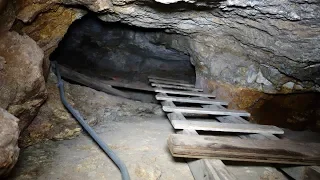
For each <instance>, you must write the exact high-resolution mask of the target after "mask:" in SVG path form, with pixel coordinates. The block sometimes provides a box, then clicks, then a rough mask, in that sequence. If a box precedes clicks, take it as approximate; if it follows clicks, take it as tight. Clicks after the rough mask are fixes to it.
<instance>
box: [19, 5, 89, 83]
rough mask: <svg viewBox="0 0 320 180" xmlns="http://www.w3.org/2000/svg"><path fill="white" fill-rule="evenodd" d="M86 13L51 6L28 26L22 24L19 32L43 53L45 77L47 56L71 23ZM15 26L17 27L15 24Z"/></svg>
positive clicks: (47, 68) (47, 67) (47, 69)
mask: <svg viewBox="0 0 320 180" xmlns="http://www.w3.org/2000/svg"><path fill="white" fill-rule="evenodd" d="M85 13H86V12H85V11H84V10H80V9H76V8H66V7H64V6H60V5H52V6H50V8H49V9H46V11H45V12H42V13H41V14H39V15H38V16H37V18H36V19H34V20H33V22H32V23H30V24H23V25H21V24H20V26H22V27H21V30H20V31H21V32H22V33H25V34H27V35H28V36H30V37H31V38H32V39H34V40H35V41H36V42H37V44H38V45H39V46H40V47H41V48H42V50H43V51H44V62H43V71H44V75H45V77H47V76H48V74H49V64H50V63H49V55H50V54H51V53H52V52H53V51H54V50H55V49H56V48H57V46H58V43H59V42H60V41H61V39H62V38H63V37H64V35H65V34H66V32H67V30H68V28H69V26H70V25H71V24H72V22H73V21H75V20H76V19H78V18H80V17H82V16H83V15H84V14H85ZM17 26H19V25H18V24H17ZM14 28H15V29H20V28H19V27H14Z"/></svg>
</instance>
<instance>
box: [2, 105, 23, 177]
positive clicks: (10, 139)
mask: <svg viewBox="0 0 320 180" xmlns="http://www.w3.org/2000/svg"><path fill="white" fill-rule="evenodd" d="M18 122H19V119H17V118H16V117H14V116H13V115H12V114H10V113H8V112H7V111H6V110H4V109H2V108H0V124H1V125H0V154H1V155H0V177H4V176H6V175H7V174H8V173H9V172H10V171H11V169H12V168H13V166H14V165H15V164H16V162H17V160H18V156H19V151H20V149H19V147H18V138H19V127H18Z"/></svg>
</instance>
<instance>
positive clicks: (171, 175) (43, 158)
mask: <svg viewBox="0 0 320 180" xmlns="http://www.w3.org/2000/svg"><path fill="white" fill-rule="evenodd" d="M95 130H96V131H97V133H98V134H99V136H100V137H101V138H102V139H103V140H104V141H105V142H107V143H108V145H109V146H110V147H111V148H112V149H113V150H114V151H115V152H116V153H117V154H118V155H119V156H120V158H121V159H122V160H123V161H124V162H125V163H126V165H127V166H128V169H129V172H130V175H131V177H132V179H137V180H138V179H139V180H143V179H145V180H149V179H150V180H151V179H154V180H156V179H168V180H169V179H183V180H189V179H193V178H192V175H191V173H190V170H189V168H188V166H187V164H186V163H185V162H184V161H183V160H179V159H176V160H174V159H173V158H172V157H171V155H170V153H169V152H168V149H167V146H166V139H167V137H168V135H169V134H170V133H172V132H173V131H172V128H171V127H170V126H169V124H168V122H167V121H165V119H164V118H161V117H152V118H141V117H140V118H139V117H116V121H112V122H107V121H105V122H102V123H101V124H99V125H97V126H95ZM11 179H16V180H27V179H30V180H31V179H38V180H42V179H70V180H71V179H78V180H82V179H83V180H87V179H99V180H100V179H101V180H105V179H120V174H119V171H118V169H117V168H116V167H115V166H114V164H113V163H112V162H111V161H110V160H109V159H108V157H106V156H105V154H103V153H102V152H101V151H100V150H99V149H98V148H97V146H96V144H95V143H94V142H92V141H91V140H90V138H89V137H88V136H87V135H85V134H81V135H80V136H79V137H77V138H75V139H72V140H65V141H56V142H54V141H48V142H46V143H43V144H37V145H34V146H31V147H29V148H26V149H25V150H23V151H22V153H21V155H20V159H19V162H18V164H17V167H16V169H15V171H14V172H13V175H12V178H11Z"/></svg>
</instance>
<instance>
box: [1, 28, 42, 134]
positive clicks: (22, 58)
mask: <svg viewBox="0 0 320 180" xmlns="http://www.w3.org/2000/svg"><path fill="white" fill-rule="evenodd" d="M42 61H43V51H42V50H41V49H40V48H39V46H38V45H37V44H36V42H35V41H34V40H32V39H31V38H30V37H28V36H26V35H19V34H18V33H16V32H6V33H3V34H1V36H0V107H1V108H3V109H6V110H7V111H8V112H9V113H11V114H13V115H14V116H16V117H17V118H19V119H20V121H19V127H20V129H21V130H22V129H24V128H25V127H26V126H28V125H29V124H30V122H31V121H32V119H33V118H34V117H35V115H36V114H37V112H38V110H39V107H40V106H41V104H42V103H43V102H44V101H45V99H46V97H47V94H46V88H45V81H44V78H43V74H42Z"/></svg>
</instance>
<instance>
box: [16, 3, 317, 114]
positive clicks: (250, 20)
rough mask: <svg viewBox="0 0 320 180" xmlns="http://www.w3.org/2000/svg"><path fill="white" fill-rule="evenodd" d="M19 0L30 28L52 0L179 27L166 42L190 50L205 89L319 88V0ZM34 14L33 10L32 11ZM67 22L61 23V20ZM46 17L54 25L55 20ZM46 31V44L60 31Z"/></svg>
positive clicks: (114, 18)
mask: <svg viewBox="0 0 320 180" xmlns="http://www.w3.org/2000/svg"><path fill="white" fill-rule="evenodd" d="M24 2H25V3H24V4H23V6H21V7H23V8H20V9H18V11H17V14H18V18H19V19H21V20H22V21H24V22H29V21H33V22H32V23H31V26H32V24H38V26H37V28H33V29H34V30H32V31H34V32H40V31H39V30H38V29H42V24H43V23H39V22H41V21H40V20H39V19H41V14H43V15H45V14H47V12H50V11H47V10H48V9H52V8H53V7H57V6H59V8H63V9H65V11H67V9H69V8H66V7H61V5H60V4H59V5H58V3H61V4H73V5H75V4H78V5H84V6H86V7H87V8H89V9H90V10H91V11H95V12H99V14H98V15H99V18H100V19H102V20H103V21H106V22H121V23H125V24H129V25H133V26H138V27H145V28H159V29H164V30H165V31H166V32H168V33H173V34H179V35H183V36H184V38H175V39H174V41H171V42H170V40H168V43H167V45H168V47H170V48H174V49H177V50H179V51H182V52H184V53H186V54H188V55H190V57H191V62H192V63H193V65H195V69H196V75H197V79H198V82H197V84H199V85H201V86H202V87H208V88H209V89H208V90H212V89H210V88H212V87H213V86H208V84H206V83H208V82H212V83H221V84H226V85H227V86H229V85H230V86H232V88H231V89H233V90H236V91H238V90H239V91H242V90H244V91H246V92H253V91H255V92H254V94H259V92H261V93H268V94H287V93H296V92H310V91H317V92H319V91H320V87H319V85H320V78H319V77H320V60H319V57H320V50H319V49H320V43H319V42H320V4H319V3H320V2H319V1H318V0H305V1H300V0H284V1H277V0H266V1H259V0H216V1H197V0H181V1H180V0H156V1H148V0H110V1H100V0H96V1H90V2H89V1H87V0H81V1H73V0H65V1H63V0H61V1H59V2H58V0H52V1H36V0H24ZM53 9H54V8H53ZM39 14H40V16H39V18H37V19H35V18H34V17H37V16H38V15H39ZM48 17H49V14H48ZM57 19H59V18H57ZM47 22H49V24H50V21H47ZM71 22H72V21H67V22H66V23H64V24H65V25H66V27H67V26H69V24H71ZM53 24H54V26H56V25H59V24H60V22H59V21H56V22H55V23H53ZM27 26H30V25H27ZM27 26H26V27H27ZM44 27H49V25H45V26H44ZM25 32H27V31H25ZM64 33H65V31H64V32H63V33H61V34H64ZM27 34H29V33H28V32H27ZM39 34H40V33H39ZM59 36H60V35H59ZM47 37H48V36H45V34H44V35H41V36H38V38H35V39H36V41H37V42H41V41H42V39H46V38H47ZM51 37H54V36H49V38H48V41H47V42H52V43H49V44H51V47H52V49H54V48H55V47H56V46H57V43H58V41H60V39H61V38H60V39H59V40H58V41H55V40H51V39H54V38H51ZM60 37H62V36H60ZM48 52H49V51H48ZM223 87H225V86H223ZM220 90H221V92H222V91H223V90H222V89H221V88H220ZM225 91H228V88H226V89H225ZM240 94H241V92H240ZM312 96H313V95H312ZM312 96H310V97H312ZM232 97H233V98H234V99H231V101H233V102H234V103H236V102H239V98H237V96H236V95H234V96H232ZM253 97H255V95H254V96H253ZM259 97H260V95H259ZM257 101H258V100H257V99H254V98H252V97H242V98H241V102H245V104H246V105H243V104H241V103H240V102H239V103H240V104H238V105H237V106H238V107H239V108H242V107H253V106H255V105H256V104H257V103H256V102H257ZM258 104H259V103H258ZM296 104H299V102H296ZM316 108H317V107H312V109H316ZM262 111H263V110H262Z"/></svg>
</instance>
